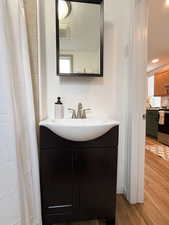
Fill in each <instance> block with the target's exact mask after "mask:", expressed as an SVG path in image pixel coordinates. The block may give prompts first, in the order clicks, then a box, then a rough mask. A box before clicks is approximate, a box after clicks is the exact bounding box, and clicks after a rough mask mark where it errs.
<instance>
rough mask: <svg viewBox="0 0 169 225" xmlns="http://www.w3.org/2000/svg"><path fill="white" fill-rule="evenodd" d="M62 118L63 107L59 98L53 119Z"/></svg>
mask: <svg viewBox="0 0 169 225" xmlns="http://www.w3.org/2000/svg"><path fill="white" fill-rule="evenodd" d="M63 118H64V107H63V103H62V102H61V98H60V97H58V98H57V102H56V103H55V119H63Z"/></svg>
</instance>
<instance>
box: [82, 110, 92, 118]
mask: <svg viewBox="0 0 169 225" xmlns="http://www.w3.org/2000/svg"><path fill="white" fill-rule="evenodd" d="M89 110H91V109H90V108H86V109H83V111H82V119H86V118H87V117H86V111H89Z"/></svg>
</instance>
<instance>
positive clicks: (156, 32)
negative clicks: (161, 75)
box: [147, 0, 169, 72]
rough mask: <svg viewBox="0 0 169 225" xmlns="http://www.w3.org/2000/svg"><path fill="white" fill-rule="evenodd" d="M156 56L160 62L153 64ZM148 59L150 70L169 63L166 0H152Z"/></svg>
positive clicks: (168, 22) (168, 25) (168, 30)
mask: <svg viewBox="0 0 169 225" xmlns="http://www.w3.org/2000/svg"><path fill="white" fill-rule="evenodd" d="M156 58H159V60H160V61H159V63H157V64H152V63H151V61H152V60H153V59H156ZM148 61H149V63H148V68H147V70H148V72H149V71H152V70H154V69H156V68H158V67H160V66H163V65H166V64H169V6H168V7H167V6H166V4H165V0H150V12H149V31H148Z"/></svg>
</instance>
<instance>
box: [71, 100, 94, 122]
mask: <svg viewBox="0 0 169 225" xmlns="http://www.w3.org/2000/svg"><path fill="white" fill-rule="evenodd" d="M68 110H71V111H72V119H86V118H87V117H86V111H87V110H90V109H89V108H86V109H83V105H82V103H81V102H79V103H78V108H77V113H76V110H75V109H72V108H69V109H68Z"/></svg>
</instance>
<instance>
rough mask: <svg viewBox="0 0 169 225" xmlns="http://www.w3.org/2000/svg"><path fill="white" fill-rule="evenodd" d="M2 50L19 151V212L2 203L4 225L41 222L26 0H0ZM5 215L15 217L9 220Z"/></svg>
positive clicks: (1, 71)
mask: <svg viewBox="0 0 169 225" xmlns="http://www.w3.org/2000/svg"><path fill="white" fill-rule="evenodd" d="M0 54H1V57H0V77H1V78H2V77H3V79H4V80H5V82H4V83H5V84H6V87H5V90H6V92H7V96H8V98H7V102H6V104H7V105H8V113H7V114H8V124H9V126H10V133H11V136H12V138H13V142H12V143H13V144H12V146H11V148H13V149H14V150H15V155H16V165H17V182H18V184H17V187H18V189H17V193H16V195H17V196H18V202H19V209H18V211H19V214H18V215H12V216H11V215H10V213H11V214H12V212H10V210H9V211H8V212H5V208H3V206H1V205H0V209H2V210H4V212H3V211H2V210H1V212H0V225H41V206H40V185H39V168H38V148H37V137H36V129H35V113H34V105H33V93H32V81H31V71H30V61H29V51H28V40H27V30H26V21H25V12H24V4H23V0H0ZM0 91H1V90H0ZM0 109H1V108H0ZM0 138H1V137H0ZM9 141H10V140H9ZM2 143H3V140H2V139H1V144H2ZM0 150H1V147H0ZM5 172H6V171H4V173H5ZM1 182H2V183H3V181H2V180H1ZM4 182H5V180H4ZM11 189H12V187H11ZM0 190H1V189H0ZM0 194H1V193H0ZM0 200H1V199H0ZM12 203H13V202H11V204H12ZM0 204H1V201H0ZM3 204H4V203H3ZM6 204H9V205H10V202H8V203H7V202H6ZM16 207H18V206H17V203H16ZM9 208H10V207H9ZM5 215H8V216H9V217H10V216H11V218H14V221H12V223H11V224H9V222H7V221H8V218H7V217H5ZM16 216H17V218H16ZM5 218H6V220H5Z"/></svg>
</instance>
